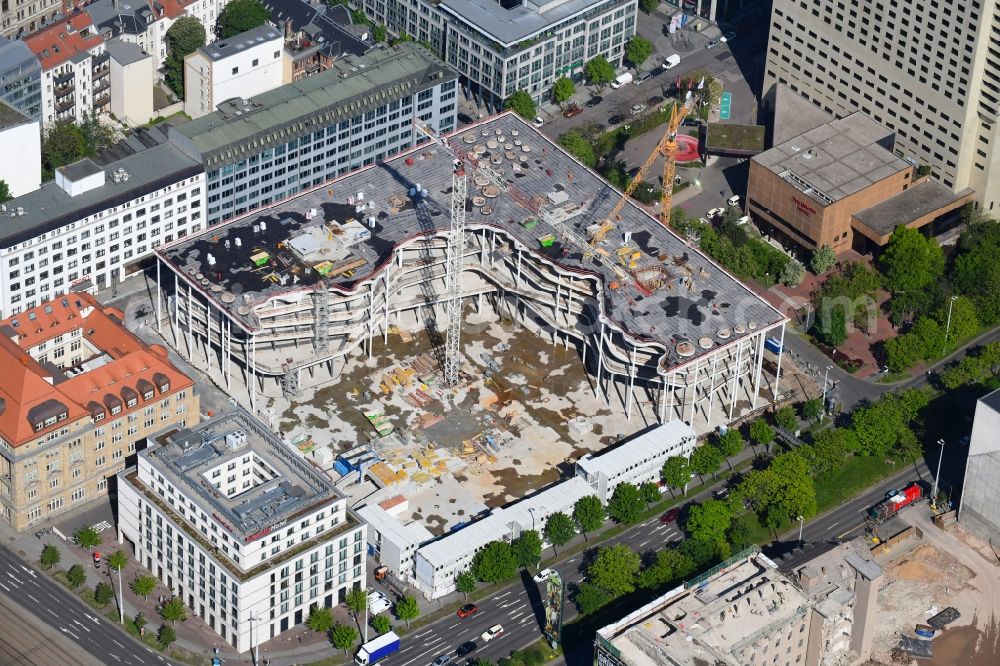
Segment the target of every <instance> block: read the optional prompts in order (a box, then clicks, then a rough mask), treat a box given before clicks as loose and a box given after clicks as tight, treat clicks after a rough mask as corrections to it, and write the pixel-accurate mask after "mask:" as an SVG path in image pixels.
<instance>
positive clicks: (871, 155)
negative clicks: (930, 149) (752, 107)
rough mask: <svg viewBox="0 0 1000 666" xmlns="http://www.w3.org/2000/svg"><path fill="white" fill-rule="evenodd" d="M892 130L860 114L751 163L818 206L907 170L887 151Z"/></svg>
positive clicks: (794, 140) (905, 164)
mask: <svg viewBox="0 0 1000 666" xmlns="http://www.w3.org/2000/svg"><path fill="white" fill-rule="evenodd" d="M892 141H893V134H892V131H891V130H889V129H888V128H887V127H885V126H884V125H881V124H879V123H878V122H876V121H875V120H873V119H872V118H870V117H868V116H866V115H865V114H863V113H861V112H857V113H852V114H851V115H849V116H845V117H843V118H839V119H837V120H832V121H830V122H828V123H824V124H822V125H820V126H818V127H814V128H813V129H811V130H809V131H808V132H805V133H803V134H800V135H798V136H796V137H794V138H792V139H789V140H788V141H786V142H784V143H782V144H781V145H778V146H775V147H774V148H771V149H770V150H767V151H765V152H763V153H760V154H759V155H756V156H754V157H753V158H752V159H753V160H754V161H755V162H757V163H758V164H760V165H761V166H763V167H766V168H768V169H770V170H771V171H772V172H773V173H775V174H777V175H778V176H780V177H782V178H784V179H785V180H787V181H788V182H790V183H792V184H793V185H795V186H796V187H798V188H799V190H800V191H802V192H803V193H804V194H806V195H807V196H809V197H811V198H812V199H814V200H815V201H816V202H817V203H819V204H820V205H821V206H827V205H829V204H831V203H833V202H836V201H840V200H841V199H843V198H844V197H848V196H850V195H852V194H855V193H856V192H859V191H861V190H863V189H865V188H866V187H868V186H869V185H873V184H874V183H877V182H879V181H881V180H884V179H885V178H888V177H890V176H892V175H893V174H896V173H899V172H900V171H904V170H907V169H911V168H912V167H911V165H910V164H909V162H907V161H906V160H904V159H902V158H900V157H897V156H896V155H895V154H893V152H892V151H891V148H892Z"/></svg>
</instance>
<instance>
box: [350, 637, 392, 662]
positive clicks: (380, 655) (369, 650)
mask: <svg viewBox="0 0 1000 666" xmlns="http://www.w3.org/2000/svg"><path fill="white" fill-rule="evenodd" d="M397 650H399V636H397V635H396V632H394V631H390V632H389V633H387V634H382V635H381V636H379V637H378V638H376V639H374V640H371V641H368V642H367V643H365V644H364V645H362V646H361V648H360V649H359V650H358V654H357V656H356V657H354V663H355V664H358V666H370V665H371V664H377V663H378V662H380V661H382V660H383V659H385V658H386V657H388V656H389V655H390V654H392V653H393V652H396V651H397Z"/></svg>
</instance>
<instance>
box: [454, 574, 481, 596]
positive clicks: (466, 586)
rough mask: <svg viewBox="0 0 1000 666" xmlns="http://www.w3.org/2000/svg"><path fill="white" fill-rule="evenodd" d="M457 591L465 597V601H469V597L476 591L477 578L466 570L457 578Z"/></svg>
mask: <svg viewBox="0 0 1000 666" xmlns="http://www.w3.org/2000/svg"><path fill="white" fill-rule="evenodd" d="M455 589H456V590H458V591H459V592H461V593H462V594H464V595H465V600H466V601H468V600H469V595H470V594H472V593H473V592H475V591H476V577H475V576H473V575H472V572H471V571H469V570H468V569H466V570H465V571H463V572H462V573H460V574H458V575H457V576H455Z"/></svg>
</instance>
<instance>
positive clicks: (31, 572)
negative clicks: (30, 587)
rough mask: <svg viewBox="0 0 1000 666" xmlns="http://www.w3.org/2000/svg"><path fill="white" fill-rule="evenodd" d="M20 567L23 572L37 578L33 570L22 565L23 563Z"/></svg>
mask: <svg viewBox="0 0 1000 666" xmlns="http://www.w3.org/2000/svg"><path fill="white" fill-rule="evenodd" d="M21 568H22V569H24V571H25V573H27V574H30V575H31V577H32V578H38V576H36V575H35V572H34V571H32V570H31V569H29V568H28V567H26V566H24V565H23V564H22V565H21Z"/></svg>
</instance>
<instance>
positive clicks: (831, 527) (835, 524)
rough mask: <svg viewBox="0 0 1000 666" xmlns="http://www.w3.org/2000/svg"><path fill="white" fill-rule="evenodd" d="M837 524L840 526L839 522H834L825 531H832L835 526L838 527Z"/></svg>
mask: <svg viewBox="0 0 1000 666" xmlns="http://www.w3.org/2000/svg"><path fill="white" fill-rule="evenodd" d="M839 524H840V522H836V523H834V524H832V525H830V527H828V528H826V529H828V530H832V529H833V528H834V527H836V526H837V525H839Z"/></svg>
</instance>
